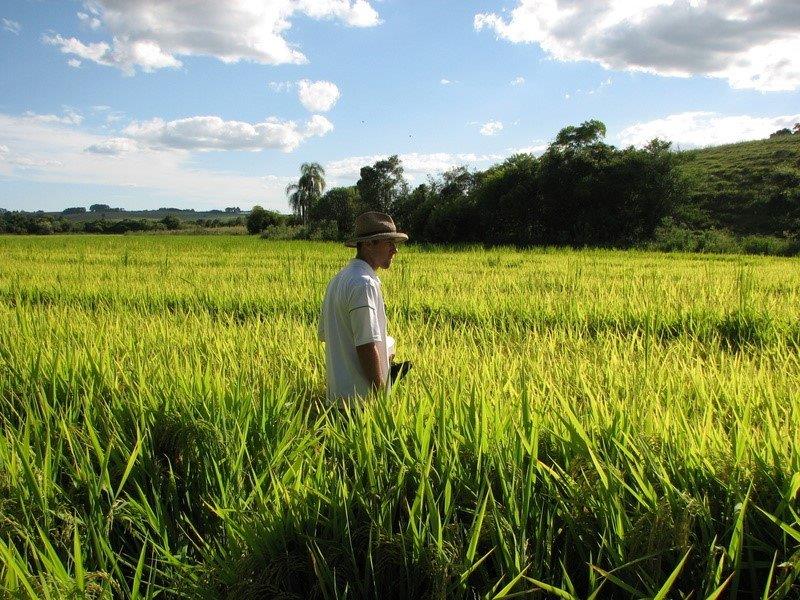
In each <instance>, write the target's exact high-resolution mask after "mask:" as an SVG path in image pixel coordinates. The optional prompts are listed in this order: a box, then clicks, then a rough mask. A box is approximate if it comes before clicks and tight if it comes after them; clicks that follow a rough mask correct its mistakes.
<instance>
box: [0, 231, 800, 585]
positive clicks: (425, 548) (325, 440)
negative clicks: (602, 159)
mask: <svg viewBox="0 0 800 600" xmlns="http://www.w3.org/2000/svg"><path fill="white" fill-rule="evenodd" d="M349 257H350V251H349V250H348V249H346V248H344V247H341V246H337V245H334V244H326V243H311V242H268V241H264V240H260V239H255V238H250V237H226V236H209V237H183V236H157V237H150V236H116V237H113V236H111V237H103V236H97V237H88V236H87V237H82V236H63V237H60V236H51V237H47V238H32V237H0V423H1V424H2V435H0V585H1V586H2V591H1V592H0V598H156V597H158V598H184V597H186V598H199V599H216V598H230V599H234V598H235V599H240V598H325V599H329V598H470V599H472V598H503V597H506V598H511V597H530V598H546V597H547V598H549V597H553V598H581V599H583V598H658V599H667V598H690V597H691V598H760V599H765V598H797V597H798V596H799V595H800V583H799V582H798V579H797V578H798V575H800V517H798V511H799V510H800V501H799V498H798V492H799V491H800V453H798V442H800V392H799V391H798V390H800V358H799V352H798V350H800V268H798V262H797V259H781V258H767V257H740V256H707V255H704V256H695V255H678V254H675V255H673V254H670V255H666V254H656V253H644V252H632V251H628V252H620V251H591V250H585V251H568V250H539V251H517V250H513V249H495V250H484V249H481V248H475V249H461V250H448V249H431V248H425V247H413V246H412V247H405V248H402V249H401V251H400V253H399V254H398V256H397V257H396V258H395V262H394V265H393V267H392V269H391V270H389V271H381V272H380V273H379V275H380V276H381V279H382V282H383V288H384V295H385V299H386V305H387V314H388V319H389V333H390V334H391V335H393V336H394V337H395V338H397V350H398V356H397V358H398V359H399V360H411V361H413V363H414V368H413V369H412V371H411V372H410V374H409V375H408V377H406V379H405V380H403V382H402V383H400V384H399V385H397V386H396V387H395V389H394V390H393V392H392V395H391V396H389V397H380V398H374V399H371V400H370V401H369V402H367V403H365V404H363V405H362V406H357V407H354V408H352V409H350V408H340V407H331V406H328V405H327V404H326V403H325V401H324V395H325V392H324V389H325V384H324V353H323V348H322V346H321V345H320V344H319V343H318V342H317V341H316V337H315V336H316V319H317V315H318V311H319V307H320V303H321V299H322V295H323V293H324V288H325V284H326V282H327V280H328V279H329V278H330V277H331V276H332V275H333V274H334V273H335V272H336V271H337V270H338V269H339V268H340V267H341V265H343V264H344V262H345V261H346V260H347V259H348V258H349Z"/></svg>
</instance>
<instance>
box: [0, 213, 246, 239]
mask: <svg viewBox="0 0 800 600" xmlns="http://www.w3.org/2000/svg"><path fill="white" fill-rule="evenodd" d="M85 212H86V211H85V210H84V211H78V210H76V209H67V210H66V211H64V213H63V216H53V215H52V214H46V213H43V212H34V213H29V212H22V211H2V210H0V233H13V234H37V235H47V234H52V233H128V232H142V231H165V230H172V231H175V230H179V229H185V228H188V227H193V228H195V229H197V228H201V229H202V228H206V229H213V228H222V227H227V228H234V227H239V226H241V225H242V224H243V222H244V219H243V218H242V217H236V218H227V219H220V218H213V219H202V218H201V219H194V220H192V221H191V222H186V221H183V220H181V219H180V218H178V217H177V216H175V215H173V214H168V215H166V216H165V217H163V218H161V219H145V218H128V217H125V218H121V219H112V218H107V215H106V214H103V216H102V217H100V218H96V219H92V220H78V219H72V218H69V215H82V214H83V213H85ZM121 212H124V211H121Z"/></svg>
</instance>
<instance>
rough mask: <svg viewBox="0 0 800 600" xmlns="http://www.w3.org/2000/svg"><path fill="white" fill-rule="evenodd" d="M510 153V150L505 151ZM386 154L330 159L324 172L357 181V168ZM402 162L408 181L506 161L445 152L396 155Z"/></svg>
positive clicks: (381, 158) (358, 174) (372, 162)
mask: <svg viewBox="0 0 800 600" xmlns="http://www.w3.org/2000/svg"><path fill="white" fill-rule="evenodd" d="M509 154H513V151H509ZM388 156H389V155H388V154H373V155H371V156H369V155H368V156H351V157H349V158H342V159H340V160H334V161H331V162H329V163H327V164H326V165H325V173H326V174H328V175H329V176H330V177H331V178H340V179H349V180H352V179H358V178H359V177H360V171H361V167H364V166H366V165H372V164H374V163H375V162H377V161H379V160H384V159H386V158H388ZM399 158H400V160H401V161H402V162H403V171H404V173H405V174H406V176H408V177H409V178H410V179H416V178H419V177H420V176H425V175H434V174H436V173H441V172H443V171H447V170H448V169H452V168H453V167H457V166H460V165H469V166H476V165H483V166H487V165H488V164H489V163H493V162H498V161H501V160H503V159H505V158H506V155H501V154H475V153H449V152H434V153H430V154H420V153H417V152H410V153H407V154H401V155H399Z"/></svg>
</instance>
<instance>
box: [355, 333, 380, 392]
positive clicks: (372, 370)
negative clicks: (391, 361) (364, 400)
mask: <svg viewBox="0 0 800 600" xmlns="http://www.w3.org/2000/svg"><path fill="white" fill-rule="evenodd" d="M356 352H357V353H358V362H359V363H360V364H361V372H362V373H364V377H366V378H367V381H369V383H370V385H371V386H372V389H373V390H377V389H380V388H381V387H383V386H384V385H385V382H384V380H383V377H382V374H381V359H380V354H379V353H378V343H377V342H370V343H369V344H362V345H361V346H356Z"/></svg>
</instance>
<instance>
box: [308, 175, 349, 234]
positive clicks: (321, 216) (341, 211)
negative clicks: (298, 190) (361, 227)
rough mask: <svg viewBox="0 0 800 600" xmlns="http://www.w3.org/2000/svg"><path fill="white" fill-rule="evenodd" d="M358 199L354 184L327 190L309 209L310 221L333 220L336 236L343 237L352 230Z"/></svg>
mask: <svg viewBox="0 0 800 600" xmlns="http://www.w3.org/2000/svg"><path fill="white" fill-rule="evenodd" d="M359 204H360V201H359V197H358V189H357V188H356V187H355V186H350V187H335V188H332V189H330V190H328V191H327V192H326V193H325V195H324V196H322V198H320V199H319V200H318V201H317V202H315V203H314V204H313V205H312V206H311V209H310V210H309V219H310V220H311V221H312V222H321V221H335V222H336V229H337V231H338V236H339V238H340V239H343V238H344V237H345V236H347V235H348V234H349V233H350V232H351V231H352V230H353V221H355V218H356V213H357V211H358V207H359Z"/></svg>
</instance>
